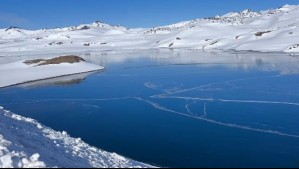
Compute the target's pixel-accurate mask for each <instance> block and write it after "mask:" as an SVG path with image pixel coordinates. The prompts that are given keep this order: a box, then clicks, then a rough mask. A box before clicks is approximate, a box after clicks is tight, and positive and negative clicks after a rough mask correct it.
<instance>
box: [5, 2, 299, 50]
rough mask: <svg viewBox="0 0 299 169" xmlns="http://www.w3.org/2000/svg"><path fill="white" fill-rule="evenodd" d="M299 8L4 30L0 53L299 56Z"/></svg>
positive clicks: (289, 6) (293, 6) (286, 6)
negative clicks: (169, 21)
mask: <svg viewBox="0 0 299 169" xmlns="http://www.w3.org/2000/svg"><path fill="white" fill-rule="evenodd" d="M298 39H299V6H296V5H285V6H283V7H281V8H278V9H271V10H267V11H261V12H254V11H251V10H244V11H242V12H231V13H228V14H225V15H223V16H216V17H211V18H204V19H196V20H192V21H185V22H180V23H177V24H173V25H168V26H163V27H156V28H152V29H148V28H139V29H127V28H125V27H121V26H111V25H108V24H105V23H102V22H99V21H97V22H94V23H92V24H84V25H79V26H72V27H67V28H57V29H42V30H35V31H33V30H23V29H20V28H14V27H12V28H8V29H0V55H10V54H18V53H19V52H37V53H38V52H40V53H45V52H49V51H53V50H55V51H57V52H59V51H83V50H120V49H149V48H151V49H152V48H190V49H203V50H208V49H226V50H228V49H232V50H253V51H265V52H267V51H271V52H274V51H279V52H282V51H283V52H299V40H298Z"/></svg>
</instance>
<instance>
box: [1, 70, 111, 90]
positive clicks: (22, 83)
mask: <svg viewBox="0 0 299 169" xmlns="http://www.w3.org/2000/svg"><path fill="white" fill-rule="evenodd" d="M104 70H105V69H104V68H103V69H98V70H91V71H86V72H80V73H72V74H66V75H61V76H53V77H50V78H42V79H36V80H30V81H25V82H21V83H16V84H12V85H7V86H3V87H2V86H0V89H4V88H9V87H14V86H19V85H24V84H29V83H34V82H39V81H44V80H51V79H56V78H62V77H67V76H72V75H80V74H85V73H95V72H101V71H104Z"/></svg>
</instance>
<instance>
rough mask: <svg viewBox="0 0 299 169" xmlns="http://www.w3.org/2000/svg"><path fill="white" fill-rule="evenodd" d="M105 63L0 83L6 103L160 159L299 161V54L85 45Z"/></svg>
mask: <svg viewBox="0 0 299 169" xmlns="http://www.w3.org/2000/svg"><path fill="white" fill-rule="evenodd" d="M85 58H86V59H87V60H89V61H92V62H95V63H98V64H101V65H103V66H105V67H106V70H105V71H103V72H98V73H94V74H91V75H88V76H87V75H82V77H77V76H75V77H71V78H69V79H64V78H60V79H58V80H56V81H55V80H54V82H53V81H44V82H40V83H38V84H36V83H35V84H34V83H33V84H28V85H23V86H17V87H13V88H7V89H1V90H0V105H1V106H4V107H5V109H8V110H11V111H13V112H15V113H17V114H20V115H22V116H25V117H31V118H33V119H36V120H38V121H39V122H41V123H42V124H44V125H46V126H49V127H51V128H53V129H55V130H58V131H67V132H68V133H69V134H70V135H71V136H72V137H80V138H82V140H84V141H85V142H87V143H89V144H90V145H92V146H96V147H98V148H101V149H103V150H106V151H109V152H116V153H118V154H121V155H124V156H126V157H129V158H132V159H134V160H137V161H141V162H146V163H149V164H153V165H157V166H162V167H299V123H298V121H299V85H298V84H299V58H297V57H294V56H288V55H285V54H263V53H245V52H244V53H233V52H231V53H230V52H227V53H222V52H219V53H218V52H217V53H201V52H197V51H148V52H138V51H135V52H131V53H129V52H127V53H125V54H124V55H122V54H121V53H113V52H111V53H109V52H108V53H105V54H99V53H91V54H86V55H85Z"/></svg>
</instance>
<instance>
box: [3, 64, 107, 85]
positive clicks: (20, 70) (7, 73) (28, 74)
mask: <svg viewBox="0 0 299 169" xmlns="http://www.w3.org/2000/svg"><path fill="white" fill-rule="evenodd" d="M25 62H26V61H24V60H23V61H18V62H14V63H9V64H1V65H0V88H2V87H7V86H12V85H16V84H21V83H26V82H32V81H37V80H43V79H49V78H54V77H60V76H66V75H72V74H78V73H86V72H92V71H98V70H102V69H104V68H103V67H101V66H99V65H95V64H91V63H87V62H85V61H80V62H77V63H66V62H65V63H60V64H49V65H39V64H40V63H35V64H26V63H25ZM41 63H42V62H41Z"/></svg>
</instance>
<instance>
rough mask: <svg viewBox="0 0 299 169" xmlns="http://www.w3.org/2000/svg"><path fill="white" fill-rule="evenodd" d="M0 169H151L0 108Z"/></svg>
mask: <svg viewBox="0 0 299 169" xmlns="http://www.w3.org/2000/svg"><path fill="white" fill-rule="evenodd" d="M0 167H1V168H7V167H16V168H18V167H23V168H28V167H29V168H31V167H63V168H64V167H66V168H72V167H101V168H102V167H105V168H106V167H113V168H114V167H121V168H125V167H130V168H132V167H134V168H135V167H136V168H141V167H151V166H149V165H146V164H143V163H139V162H135V161H133V160H130V159H127V158H125V157H122V156H120V155H117V154H115V153H108V152H105V151H102V150H99V149H97V148H95V147H91V146H89V145H88V144H86V143H84V142H83V141H82V140H81V139H79V138H77V139H76V138H72V137H70V136H69V135H68V134H67V133H66V132H56V131H54V130H52V129H50V128H47V127H45V126H43V125H41V124H40V123H38V122H36V121H35V120H33V119H29V118H25V117H21V116H19V115H16V114H13V113H11V112H9V111H6V110H3V108H2V107H0Z"/></svg>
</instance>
